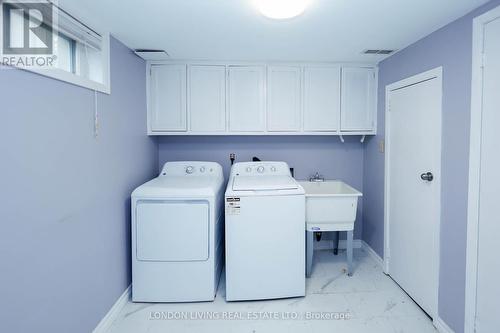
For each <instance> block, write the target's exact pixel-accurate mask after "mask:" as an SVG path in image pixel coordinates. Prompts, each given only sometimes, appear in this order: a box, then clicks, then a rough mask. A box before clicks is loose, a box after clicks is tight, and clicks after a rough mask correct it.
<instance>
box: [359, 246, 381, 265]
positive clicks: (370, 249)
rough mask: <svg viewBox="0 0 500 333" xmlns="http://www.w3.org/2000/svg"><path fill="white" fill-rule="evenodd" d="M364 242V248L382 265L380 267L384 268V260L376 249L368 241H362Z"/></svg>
mask: <svg viewBox="0 0 500 333" xmlns="http://www.w3.org/2000/svg"><path fill="white" fill-rule="evenodd" d="M361 242H362V244H363V249H364V250H365V251H366V252H367V253H368V254H369V255H370V257H371V258H372V259H373V260H375V261H376V262H377V264H379V265H380V267H382V268H384V260H383V259H382V258H381V257H380V256H379V255H378V253H377V252H375V250H374V249H372V247H371V246H370V245H368V243H367V242H365V241H361Z"/></svg>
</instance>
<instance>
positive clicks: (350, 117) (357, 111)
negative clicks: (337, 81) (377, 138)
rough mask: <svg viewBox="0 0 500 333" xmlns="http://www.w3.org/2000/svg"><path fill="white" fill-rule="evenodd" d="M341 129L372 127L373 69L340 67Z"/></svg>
mask: <svg viewBox="0 0 500 333" xmlns="http://www.w3.org/2000/svg"><path fill="white" fill-rule="evenodd" d="M341 99H342V106H341V116H340V122H341V130H342V131H366V130H373V129H374V118H375V70H374V69H373V68H342V98H341Z"/></svg>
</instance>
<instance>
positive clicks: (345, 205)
mask: <svg viewBox="0 0 500 333" xmlns="http://www.w3.org/2000/svg"><path fill="white" fill-rule="evenodd" d="M299 184H300V185H301V186H302V187H303V188H304V190H305V192H306V223H307V225H308V228H307V229H308V230H309V231H348V230H353V229H354V221H355V220H356V210H357V208H358V197H361V196H362V195H363V194H362V193H361V192H359V191H358V190H356V189H355V188H353V187H351V186H349V185H347V184H346V183H344V182H342V181H340V180H326V181H322V182H308V181H299Z"/></svg>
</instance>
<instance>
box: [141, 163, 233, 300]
mask: <svg viewBox="0 0 500 333" xmlns="http://www.w3.org/2000/svg"><path fill="white" fill-rule="evenodd" d="M223 183H224V177H223V174H222V168H221V166H220V165H219V164H217V163H214V162H169V163H166V164H165V165H164V167H163V170H162V171H161V174H160V175H159V176H158V177H157V178H155V179H153V180H151V181H149V182H147V183H146V184H144V185H142V186H139V187H138V188H137V189H136V190H134V192H133V193H132V301H134V302H194V301H212V300H214V298H215V293H216V291H217V285H218V281H219V277H220V273H221V270H222V266H223V247H224V244H223V243H224V242H223V231H224V230H223V225H224V222H223V221H224V214H223Z"/></svg>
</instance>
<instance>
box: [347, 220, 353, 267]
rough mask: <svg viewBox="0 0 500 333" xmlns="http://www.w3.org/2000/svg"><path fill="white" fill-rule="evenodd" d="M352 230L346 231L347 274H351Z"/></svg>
mask: <svg viewBox="0 0 500 333" xmlns="http://www.w3.org/2000/svg"><path fill="white" fill-rule="evenodd" d="M353 234H354V231H353V230H349V231H348V232H347V275H349V276H352V251H353V249H352V248H353V237H354V235H353Z"/></svg>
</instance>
